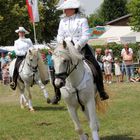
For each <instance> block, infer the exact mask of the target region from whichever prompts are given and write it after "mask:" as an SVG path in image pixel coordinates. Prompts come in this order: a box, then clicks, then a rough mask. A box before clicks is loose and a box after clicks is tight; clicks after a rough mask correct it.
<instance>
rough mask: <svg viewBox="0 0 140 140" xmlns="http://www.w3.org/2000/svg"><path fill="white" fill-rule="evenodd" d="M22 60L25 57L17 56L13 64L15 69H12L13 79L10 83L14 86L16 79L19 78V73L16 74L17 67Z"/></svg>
mask: <svg viewBox="0 0 140 140" xmlns="http://www.w3.org/2000/svg"><path fill="white" fill-rule="evenodd" d="M24 58H25V56H17V59H16V62H15V68H14V73H13V79H12V81H13V82H14V83H15V86H16V85H17V78H18V76H19V72H18V70H19V66H20V64H21V62H22V61H23V59H24Z"/></svg>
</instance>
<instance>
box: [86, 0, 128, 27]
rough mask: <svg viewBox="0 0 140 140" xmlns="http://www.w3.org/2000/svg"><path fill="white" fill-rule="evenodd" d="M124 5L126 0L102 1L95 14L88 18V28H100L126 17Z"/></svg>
mask: <svg viewBox="0 0 140 140" xmlns="http://www.w3.org/2000/svg"><path fill="white" fill-rule="evenodd" d="M126 4H127V0H104V2H103V3H102V5H101V6H100V7H99V9H98V10H97V11H96V13H93V14H91V15H90V16H89V18H88V20H89V25H90V27H95V26H102V25H104V24H105V23H106V22H108V21H111V20H114V19H116V18H118V17H121V16H124V15H126V14H127V13H128V12H127V8H126Z"/></svg>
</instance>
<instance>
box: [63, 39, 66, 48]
mask: <svg viewBox="0 0 140 140" xmlns="http://www.w3.org/2000/svg"><path fill="white" fill-rule="evenodd" d="M63 46H64V48H66V47H67V43H66V41H65V40H63Z"/></svg>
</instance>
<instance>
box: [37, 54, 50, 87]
mask: <svg viewBox="0 0 140 140" xmlns="http://www.w3.org/2000/svg"><path fill="white" fill-rule="evenodd" d="M38 70H39V74H40V78H41V81H42V82H43V83H44V84H45V82H46V81H48V80H49V73H48V66H47V65H45V64H44V62H43V59H42V57H41V54H40V53H39V60H38Z"/></svg>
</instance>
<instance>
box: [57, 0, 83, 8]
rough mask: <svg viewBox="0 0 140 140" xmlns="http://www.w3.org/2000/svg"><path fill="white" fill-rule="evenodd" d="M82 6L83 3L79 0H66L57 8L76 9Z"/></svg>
mask: <svg viewBox="0 0 140 140" xmlns="http://www.w3.org/2000/svg"><path fill="white" fill-rule="evenodd" d="M80 7H81V4H80V1H79V0H65V1H64V2H63V3H62V4H61V5H59V6H58V7H57V10H65V9H76V8H80Z"/></svg>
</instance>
